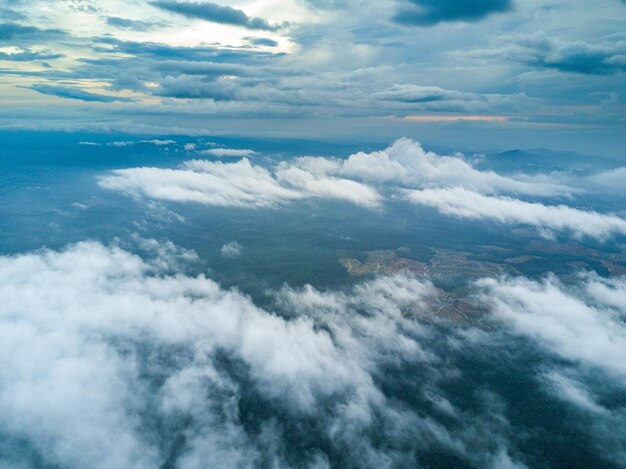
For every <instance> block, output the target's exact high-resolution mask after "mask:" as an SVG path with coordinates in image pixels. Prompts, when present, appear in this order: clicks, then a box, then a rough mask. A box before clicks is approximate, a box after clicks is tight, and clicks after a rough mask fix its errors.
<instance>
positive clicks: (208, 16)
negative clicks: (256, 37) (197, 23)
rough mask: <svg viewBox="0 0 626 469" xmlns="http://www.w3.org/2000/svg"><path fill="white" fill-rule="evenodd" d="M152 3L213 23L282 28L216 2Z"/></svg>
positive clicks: (264, 28)
mask: <svg viewBox="0 0 626 469" xmlns="http://www.w3.org/2000/svg"><path fill="white" fill-rule="evenodd" d="M151 5H153V6H155V7H157V8H160V9H162V10H167V11H171V12H173V13H178V14H179V15H183V16H186V17H187V18H197V19H201V20H206V21H211V22H213V23H221V24H230V25H234V26H242V27H244V28H248V29H262V30H266V31H276V30H277V29H279V28H280V26H275V25H270V24H269V23H268V22H267V21H266V20H264V19H263V18H253V17H249V16H248V15H246V14H245V13H244V12H243V11H241V10H237V9H235V8H231V7H228V6H222V5H218V4H216V3H210V2H205V3H192V2H173V1H168V0H158V1H155V2H152V3H151Z"/></svg>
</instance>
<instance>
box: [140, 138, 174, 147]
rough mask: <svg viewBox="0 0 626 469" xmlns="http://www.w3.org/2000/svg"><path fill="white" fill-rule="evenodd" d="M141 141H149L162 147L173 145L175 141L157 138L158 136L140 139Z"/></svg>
mask: <svg viewBox="0 0 626 469" xmlns="http://www.w3.org/2000/svg"><path fill="white" fill-rule="evenodd" d="M141 143H151V144H152V145H156V146H157V147H162V146H165V145H173V144H175V143H176V140H159V139H158V138H153V139H151V140H141Z"/></svg>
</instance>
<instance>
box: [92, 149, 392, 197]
mask: <svg viewBox="0 0 626 469" xmlns="http://www.w3.org/2000/svg"><path fill="white" fill-rule="evenodd" d="M292 169H293V170H289V168H284V167H279V168H278V169H276V171H275V173H276V174H273V173H272V172H271V171H270V170H269V169H266V168H264V167H262V166H258V165H252V164H251V163H250V161H249V160H248V159H247V158H244V159H242V160H240V161H238V162H235V163H222V162H211V161H204V160H192V161H188V162H186V163H185V164H184V165H183V166H182V167H181V168H180V169H160V168H131V169H122V170H116V171H113V172H112V173H111V174H110V175H106V176H102V177H101V178H100V182H99V184H100V185H101V186H102V187H105V188H107V189H113V190H118V191H121V192H124V193H127V194H130V195H134V196H140V195H143V196H147V197H150V198H154V199H161V200H170V201H177V202H197V203H201V204H205V205H218V206H236V207H272V206H276V205H280V204H282V203H286V202H289V201H294V200H298V199H303V198H307V197H322V198H331V199H340V200H348V201H351V202H354V203H356V204H359V205H363V206H365V207H370V208H372V207H376V206H378V204H379V203H380V200H381V197H380V196H379V194H378V193H377V192H376V191H375V190H374V189H372V188H370V187H368V186H366V185H364V184H360V183H358V182H355V181H349V180H345V179H341V178H336V177H331V176H319V175H315V174H312V173H309V172H307V171H303V170H300V169H298V168H292Z"/></svg>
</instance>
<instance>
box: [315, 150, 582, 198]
mask: <svg viewBox="0 0 626 469" xmlns="http://www.w3.org/2000/svg"><path fill="white" fill-rule="evenodd" d="M327 170H328V171H334V172H337V173H339V174H341V175H343V176H348V177H351V178H359V179H363V180H366V181H377V182H392V183H394V184H399V185H403V186H408V187H415V188H424V187H442V186H443V187H450V186H460V187H464V188H466V189H470V190H473V191H476V192H480V193H484V194H492V193H499V192H508V193H516V194H526V195H536V196H554V195H569V194H571V193H573V192H576V190H575V189H572V188H569V187H566V186H563V185H560V184H555V183H551V182H546V181H522V180H518V179H513V178H509V177H505V176H501V175H499V174H497V173H494V172H493V171H485V172H483V171H478V170H476V169H474V168H473V167H472V166H471V165H470V164H468V163H467V162H465V161H464V160H463V158H462V157H461V156H459V155H456V156H439V155H437V154H436V153H433V152H430V151H425V150H424V149H423V148H422V146H421V145H420V144H419V143H418V142H416V141H413V140H410V139H406V138H402V139H400V140H397V141H396V142H395V143H394V144H393V145H391V146H390V147H388V148H386V149H385V150H382V151H378V152H372V153H363V152H359V153H355V154H354V155H351V156H350V157H349V158H348V159H347V160H345V161H338V162H337V165H336V167H335V168H328V169H327Z"/></svg>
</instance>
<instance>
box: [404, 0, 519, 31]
mask: <svg viewBox="0 0 626 469" xmlns="http://www.w3.org/2000/svg"><path fill="white" fill-rule="evenodd" d="M512 6H513V5H512V2H511V0H408V1H407V2H405V4H404V5H403V6H402V7H401V8H400V11H398V12H397V13H396V15H395V16H394V17H393V19H394V21H396V22H397V23H400V24H405V25H415V26H433V25H435V24H437V23H442V22H446V21H470V22H471V21H478V20H481V19H483V18H485V17H487V16H489V15H491V14H492V13H502V12H505V11H509V10H511V8H512Z"/></svg>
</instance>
